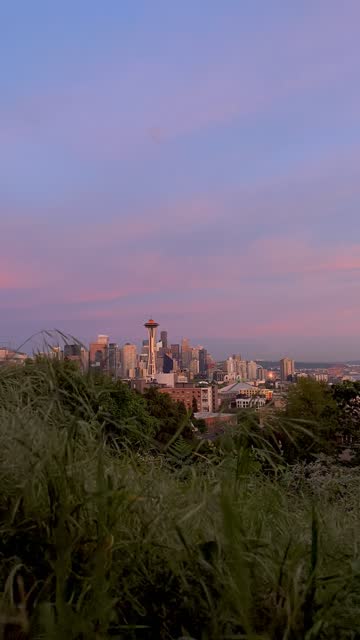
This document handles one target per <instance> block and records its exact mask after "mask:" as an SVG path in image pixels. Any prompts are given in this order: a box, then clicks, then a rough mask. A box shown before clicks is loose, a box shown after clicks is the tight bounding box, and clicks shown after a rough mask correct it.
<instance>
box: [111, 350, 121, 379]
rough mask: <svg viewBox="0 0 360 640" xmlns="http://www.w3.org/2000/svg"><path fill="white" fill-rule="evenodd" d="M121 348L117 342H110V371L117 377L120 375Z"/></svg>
mask: <svg viewBox="0 0 360 640" xmlns="http://www.w3.org/2000/svg"><path fill="white" fill-rule="evenodd" d="M120 355H121V352H120V349H119V346H118V345H117V344H116V343H115V342H110V344H109V358H108V360H109V373H110V374H111V375H112V376H113V377H114V378H115V379H116V378H118V377H119V375H120Z"/></svg>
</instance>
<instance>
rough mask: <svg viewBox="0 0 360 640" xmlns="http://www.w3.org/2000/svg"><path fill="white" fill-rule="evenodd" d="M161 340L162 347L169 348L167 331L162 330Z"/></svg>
mask: <svg viewBox="0 0 360 640" xmlns="http://www.w3.org/2000/svg"><path fill="white" fill-rule="evenodd" d="M160 340H161V344H162V348H163V349H167V348H168V332H167V331H161V333H160Z"/></svg>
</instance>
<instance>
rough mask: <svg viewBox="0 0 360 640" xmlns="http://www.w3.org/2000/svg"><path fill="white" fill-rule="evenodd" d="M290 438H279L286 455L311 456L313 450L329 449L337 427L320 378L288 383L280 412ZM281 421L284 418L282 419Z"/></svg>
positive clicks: (333, 403) (328, 392) (334, 410)
mask: <svg viewBox="0 0 360 640" xmlns="http://www.w3.org/2000/svg"><path fill="white" fill-rule="evenodd" d="M283 418H285V422H286V421H287V429H288V432H289V433H290V434H291V438H290V440H289V439H287V440H283V442H284V446H285V454H286V456H287V459H288V460H290V461H292V460H294V459H297V458H299V457H303V458H305V459H313V458H314V456H316V455H317V454H319V453H321V452H324V453H333V452H334V451H335V448H336V440H335V434H336V431H337V428H338V406H337V404H336V401H335V399H334V397H333V395H332V392H331V389H330V387H329V386H328V385H327V384H326V383H324V382H317V381H316V380H313V379H311V378H301V379H300V380H299V381H298V382H297V384H296V385H293V386H291V387H290V390H289V393H288V398H287V406H286V411H285V415H284V416H282V417H281V416H279V422H281V420H282V419H283ZM283 422H284V420H283Z"/></svg>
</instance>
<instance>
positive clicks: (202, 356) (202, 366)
mask: <svg viewBox="0 0 360 640" xmlns="http://www.w3.org/2000/svg"><path fill="white" fill-rule="evenodd" d="M207 356H208V352H207V350H206V349H199V373H203V374H205V375H206V374H207V372H208V362H207Z"/></svg>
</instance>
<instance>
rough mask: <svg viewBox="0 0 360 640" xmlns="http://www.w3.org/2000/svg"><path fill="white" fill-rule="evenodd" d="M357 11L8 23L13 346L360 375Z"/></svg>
mask: <svg viewBox="0 0 360 640" xmlns="http://www.w3.org/2000/svg"><path fill="white" fill-rule="evenodd" d="M359 24H360V2H359V0H345V1H344V2H340V1H339V0H317V1H316V2H311V1H301V2H289V1H288V0H266V1H265V0H241V1H239V0H224V1H223V2H219V0H197V1H196V2H195V1H191V0H183V1H182V2H170V1H169V0H151V1H149V0H137V1H134V0H107V1H106V2H99V1H96V2H95V1H92V0H76V1H74V0H72V1H70V0H62V2H58V3H54V2H49V1H48V0H32V1H31V2H26V1H24V0H23V1H21V0H13V1H10V0H8V1H7V2H6V1H5V2H2V3H1V6H0V78H1V89H0V241H1V245H0V246H1V249H0V343H1V342H9V341H12V342H14V343H15V344H16V343H20V342H21V341H22V340H23V339H25V338H26V337H27V336H28V335H30V334H31V333H32V332H34V331H36V330H38V329H43V328H52V327H57V328H59V329H62V330H63V331H64V332H70V333H72V334H74V335H76V336H77V337H79V338H80V339H83V340H86V341H88V340H90V339H93V338H94V337H95V336H96V335H97V333H108V334H109V335H110V336H111V338H112V339H113V340H114V341H118V342H119V343H122V342H124V341H126V340H130V341H136V342H138V341H139V340H141V339H142V337H145V334H144V331H145V330H144V329H143V327H142V325H143V323H144V321H145V320H146V319H147V318H149V317H150V316H154V318H155V319H156V320H157V321H158V322H159V323H160V325H161V327H160V328H165V329H167V330H168V331H169V334H170V338H171V339H172V340H173V341H175V340H179V339H181V337H182V336H187V337H189V338H190V339H191V340H193V341H194V342H196V343H198V342H200V341H201V342H202V343H203V344H204V345H205V346H208V347H209V348H210V349H211V350H212V352H213V353H214V355H215V356H216V357H221V356H222V355H226V353H227V352H228V351H230V352H232V351H233V350H235V351H240V352H242V353H244V355H245V356H248V357H276V356H279V357H281V356H283V355H289V356H292V357H295V358H302V359H312V360H315V359H318V358H323V359H327V360H329V359H343V358H347V359H349V358H352V359H355V358H360V277H359V276H360V115H359V114H360V40H359Z"/></svg>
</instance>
